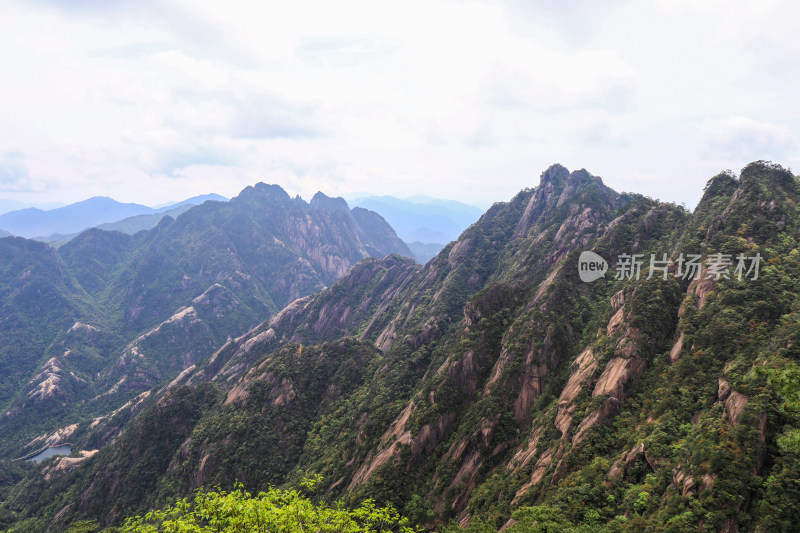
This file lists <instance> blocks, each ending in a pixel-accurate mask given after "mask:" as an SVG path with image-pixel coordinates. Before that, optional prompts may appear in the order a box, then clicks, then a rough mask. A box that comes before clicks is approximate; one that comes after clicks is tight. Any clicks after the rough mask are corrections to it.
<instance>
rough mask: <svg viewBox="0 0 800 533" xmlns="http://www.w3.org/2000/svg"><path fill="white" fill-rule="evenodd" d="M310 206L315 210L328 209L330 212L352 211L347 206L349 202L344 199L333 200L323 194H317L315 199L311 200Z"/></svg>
mask: <svg viewBox="0 0 800 533" xmlns="http://www.w3.org/2000/svg"><path fill="white" fill-rule="evenodd" d="M310 205H311V207H312V208H313V209H328V210H330V211H345V212H349V211H350V206H348V205H347V202H346V201H345V199H344V198H341V197H336V198H331V197H330V196H327V195H326V194H324V193H322V192H317V193H316V194H315V195H314V197H313V198H311V202H310Z"/></svg>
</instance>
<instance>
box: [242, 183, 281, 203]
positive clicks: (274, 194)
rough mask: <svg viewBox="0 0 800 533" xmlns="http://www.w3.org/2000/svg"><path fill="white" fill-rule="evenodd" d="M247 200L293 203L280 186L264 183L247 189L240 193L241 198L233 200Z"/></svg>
mask: <svg viewBox="0 0 800 533" xmlns="http://www.w3.org/2000/svg"><path fill="white" fill-rule="evenodd" d="M246 199H260V200H271V201H275V202H281V203H288V202H290V201H291V197H290V196H289V194H288V193H287V192H286V191H285V190H283V188H282V187H281V186H280V185H274V184H273V185H268V184H266V183H263V182H259V183H256V184H255V185H252V186H248V187H245V189H244V190H242V192H240V193H239V196H237V197H235V198H233V200H246Z"/></svg>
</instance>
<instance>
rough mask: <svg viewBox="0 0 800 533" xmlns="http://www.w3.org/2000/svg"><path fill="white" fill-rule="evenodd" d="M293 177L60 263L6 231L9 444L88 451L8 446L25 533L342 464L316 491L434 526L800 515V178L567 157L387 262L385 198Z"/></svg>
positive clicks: (722, 522) (604, 527)
mask: <svg viewBox="0 0 800 533" xmlns="http://www.w3.org/2000/svg"><path fill="white" fill-rule="evenodd" d="M281 193H282V191H281V190H278V189H277V188H275V187H274V186H272V187H270V186H264V185H259V186H256V187H255V188H251V189H246V190H245V191H243V192H242V194H240V195H239V197H237V198H235V199H233V200H231V202H229V203H228V204H218V203H215V202H209V203H206V204H204V205H203V206H199V207H195V208H193V209H191V210H190V211H189V212H187V213H186V214H184V215H181V216H180V217H179V218H178V219H177V220H175V221H171V219H169V220H167V219H165V221H162V222H161V223H160V224H159V225H158V226H157V227H156V228H154V229H153V230H151V231H150V232H148V233H147V234H144V236H142V237H130V236H123V237H120V235H121V234H118V233H111V232H102V231H99V230H92V231H91V232H86V233H84V234H82V235H81V236H80V237H79V238H77V239H75V240H73V241H71V242H70V243H68V244H67V245H64V246H62V247H61V248H60V249H59V250H58V251H57V252H56V251H55V250H53V249H52V248H49V247H47V246H46V245H43V244H41V243H33V242H32V241H25V240H22V239H14V238H6V239H3V240H0V243H2V248H0V265H2V267H0V268H3V269H4V270H3V276H2V277H1V278H0V279H2V280H5V282H4V285H3V286H2V287H0V291H3V292H2V294H3V295H4V298H3V301H4V302H6V304H4V305H6V308H4V309H3V310H2V313H3V314H2V315H0V316H4V317H10V318H7V319H4V321H3V323H2V327H3V328H5V329H4V330H3V332H4V333H3V335H4V338H9V339H10V342H8V343H7V344H6V346H9V345H10V346H14V345H26V344H28V346H29V349H27V350H23V349H21V348H19V349H17V351H15V352H13V353H12V352H8V351H7V352H6V353H4V354H3V355H2V358H3V359H2V360H3V361H14V364H10V363H6V368H4V369H3V370H4V371H3V373H2V375H3V376H6V375H7V372H12V373H13V372H15V371H16V370H15V369H16V367H17V364H18V361H19V360H26V361H29V363H28V365H27V367H26V371H25V372H17V374H15V375H18V376H19V377H18V378H17V379H16V380H15V382H16V383H17V386H20V385H19V384H24V385H22V386H21V388H17V389H15V388H13V387H12V384H11V382H12V380H11V379H10V378H8V377H4V379H5V381H3V382H2V383H3V386H4V387H7V391H9V392H10V394H9V393H8V392H5V391H4V396H3V397H4V398H5V397H9V398H14V399H13V400H12V401H9V402H7V404H6V405H5V408H6V409H7V414H6V415H5V416H4V420H3V422H2V424H3V425H2V426H0V435H3V442H2V450H3V451H4V453H5V455H6V456H7V457H12V456H13V457H16V456H18V455H17V454H19V455H22V454H23V453H26V452H30V451H35V450H36V449H38V448H41V447H43V446H44V445H47V446H54V445H58V444H64V443H69V444H71V445H72V447H73V455H72V456H71V457H66V458H52V459H48V460H46V461H44V462H43V463H41V464H39V465H31V464H22V463H20V462H11V461H3V462H0V501H2V504H0V520H2V522H0V526H3V527H12V526H13V527H14V528H16V529H15V530H18V531H45V530H63V529H66V528H67V527H69V525H70V524H71V523H72V524H73V525H74V524H76V523H78V522H77V521H87V520H88V521H91V522H81V523H92V524H95V525H96V526H97V527H106V526H108V527H113V526H115V525H117V524H119V523H120V522H121V520H122V519H123V518H124V517H125V516H131V515H134V514H142V513H145V512H147V511H148V510H150V509H153V508H159V507H163V506H164V505H167V504H169V503H170V502H174V501H176V498H181V497H184V496H188V495H191V494H192V493H193V492H194V491H195V490H196V489H198V488H200V487H215V486H217V487H220V488H222V489H230V488H232V487H234V486H235V484H236V483H242V484H243V486H244V487H245V488H246V489H247V490H248V491H252V492H257V491H259V490H264V489H266V488H268V487H269V486H286V487H297V486H299V485H300V483H301V481H302V480H303V479H304V478H308V477H309V476H318V479H319V480H320V482H319V485H318V487H317V492H316V493H315V497H316V498H317V499H319V500H322V501H340V502H342V504H343V505H355V504H357V503H358V502H361V501H364V500H365V499H368V498H369V499H371V500H373V501H374V502H376V504H378V505H391V506H394V507H396V508H397V509H399V510H400V512H401V513H402V514H404V515H405V516H407V517H409V518H410V520H411V521H412V523H415V524H418V525H419V526H421V527H423V528H425V529H429V530H443V531H452V532H455V531H462V530H464V529H467V530H469V531H475V532H477V531H496V530H498V529H500V528H503V527H505V528H511V530H512V531H599V532H605V531H609V532H610V531H699V530H700V531H724V532H733V531H793V530H796V528H797V524H798V523H800V521H799V520H798V519H800V505H799V504H798V503H797V502H798V501H800V488H799V487H798V472H800V464H799V463H798V461H800V418H798V413H800V394H798V392H797V391H798V389H799V388H800V387H799V386H800V367H798V359H800V352H799V351H798V350H799V349H800V348H799V347H800V327H798V324H800V316H799V315H798V313H800V290H798V287H800V252H798V240H800V213H798V211H797V202H798V201H800V179H798V178H797V177H796V176H794V175H792V173H791V172H789V171H788V170H786V169H784V168H783V167H781V166H779V165H775V164H773V163H769V162H764V161H757V162H754V163H751V164H750V165H748V166H746V167H745V168H744V169H742V171H741V173H740V174H739V175H738V176H736V175H732V174H731V173H722V174H719V175H717V176H714V177H712V178H711V179H710V180H709V181H708V183H707V185H706V187H705V189H704V194H703V197H702V199H701V201H700V203H699V204H698V205H697V207H696V209H695V210H694V211H693V212H689V211H687V210H686V209H685V208H683V207H682V206H679V205H675V204H671V203H664V202H660V201H657V200H654V199H652V198H648V197H645V196H641V195H638V194H632V193H618V192H616V191H614V190H612V189H610V188H609V187H607V186H606V185H605V184H604V183H603V181H602V179H600V178H599V177H596V176H593V175H592V174H590V173H589V172H587V171H586V170H578V171H573V172H570V171H569V170H567V169H566V168H564V167H563V166H561V165H554V166H552V167H550V168H549V169H547V170H546V171H545V172H544V173H542V175H541V178H540V180H539V183H538V185H537V186H535V187H532V188H528V189H524V190H522V191H520V192H519V193H518V194H517V195H516V196H514V197H513V198H512V199H510V200H509V201H508V202H503V203H497V204H495V205H493V206H492V207H491V208H490V209H489V210H488V211H486V212H485V213H484V214H483V215H482V216H481V217H480V219H479V220H478V221H477V222H475V223H474V224H472V225H471V226H469V227H468V228H467V229H466V230H465V231H464V232H463V233H462V234H461V235H460V236H459V237H458V238H457V240H455V241H453V242H450V243H449V244H447V245H446V246H445V247H444V249H442V250H441V251H440V252H439V253H438V255H436V257H434V258H433V259H432V260H430V261H429V262H427V263H426V264H425V265H419V264H416V263H415V262H414V261H412V260H410V259H406V258H403V257H401V255H402V254H400V255H398V254H389V255H386V256H385V257H383V256H382V254H381V253H374V254H369V253H367V244H366V241H369V246H372V247H373V248H374V249H376V250H378V249H379V250H381V252H386V253H388V252H393V251H395V249H397V248H399V247H400V245H399V244H398V241H399V239H398V241H395V240H394V239H392V238H391V237H392V235H394V233H393V232H392V231H391V228H387V226H382V227H381V231H375V229H376V228H375V226H377V225H378V221H379V217H378V216H377V215H375V214H374V213H372V214H370V213H369V212H367V211H364V212H360V211H358V212H357V211H356V209H353V210H349V209H347V204H346V203H345V202H344V201H343V200H340V199H331V198H328V197H325V196H323V195H318V196H315V198H314V199H312V201H311V202H310V203H309V204H306V203H305V202H302V201H300V200H297V199H295V200H292V199H290V198H289V197H288V195H285V193H282V194H281ZM222 206H224V207H222ZM251 208H252V209H251ZM315 217H321V218H319V219H317V218H315ZM376 217H378V218H376ZM311 220H318V221H319V222H318V223H317V225H312V226H309V225H308V224H309V223H310V221H311ZM360 220H361V221H365V222H359V221H360ZM380 220H382V219H380ZM276 221H282V222H281V223H280V224H278V226H279V227H280V228H281V229H280V230H278V229H275V226H274V225H275V222H276ZM334 224H336V228H337V229H336V231H333V230H332V229H331V228H332V227H333V226H334ZM209 228H214V229H213V230H211V231H209ZM234 228H235V229H234ZM243 228H251V229H243ZM347 228H351V229H347ZM395 239H396V236H395ZM387 240H388V242H387ZM132 241H135V245H134V244H133V243H132ZM277 241H280V242H281V243H283V245H281V244H280V243H278V242H277ZM309 243H313V244H309ZM334 243H335V244H334ZM284 246H285V248H284ZM284 249H285V250H287V251H288V250H295V251H296V253H297V254H299V256H300V258H299V259H298V255H288V253H287V255H285V256H283V255H280V253H279V252H281V251H282V250H284ZM588 252H591V254H588ZM587 254H588V255H587ZM367 255H372V256H373V257H371V258H364V259H361V258H363V257H366V256H367ZM384 255H385V254H384ZM267 257H269V258H274V259H272V260H271V261H270V262H269V264H264V262H265V258H267ZM692 265H694V266H692ZM309 267H310V268H309ZM589 273H591V274H592V275H591V276H587V274H589ZM115 287H118V288H115ZM232 302H235V303H232ZM259 314H262V315H264V316H263V318H262V319H261V321H260V323H258V324H254V325H253V326H252V327H243V326H244V324H246V323H247V322H248V321H256V320H257V318H256V317H257V316H258V315H259ZM234 316H236V317H237V318H236V319H235V320H234ZM238 317H243V318H242V319H241V320H240V319H239V318H238ZM73 320H75V321H76V322H75V323H73ZM42 324H47V328H46V329H44V327H43V326H41V325H42ZM70 324H72V325H70ZM154 325H155V326H154ZM40 326H41V327H42V328H43V329H41V330H39V329H36V328H37V327H40ZM234 326H238V328H239V329H238V331H237V332H236V333H229V334H228V335H227V338H223V337H225V336H226V335H225V332H226V331H232V329H234ZM25 328H28V329H25ZM148 328H150V329H148ZM12 335H13V337H12ZM48 335H49V336H48ZM137 335H138V336H137ZM118 337H119V338H118ZM37 338H40V339H41V342H40V344H39V345H37V346H32V345H30V344H29V343H30V341H29V340H28V339H37ZM123 338H124V341H123V342H122V343H120V342H119V341H120V340H123ZM125 342H127V344H125V345H124V348H123V349H122V350H121V351H117V352H112V351H109V348H107V347H113V346H121V345H122V344H124V343H125ZM6 349H7V350H8V348H6ZM73 353H74V354H75V356H74V357H73V355H72V354H73ZM109 353H112V354H113V355H111V356H109V355H106V354H109ZM36 354H43V355H38V356H36ZM26 357H27V359H25V358H26ZM73 361H75V362H74V363H73ZM78 362H80V363H81V365H84V366H80V367H79V366H78ZM92 364H94V365H95V366H91V365H92ZM68 365H69V366H68ZM95 375H97V376H99V378H97V377H93V376H95ZM28 376H34V377H33V378H32V379H30V380H29V381H26V380H28ZM80 380H84V381H86V385H84V384H81V381H80ZM98 383H101V384H102V385H97V384H98ZM81 387H85V388H86V390H87V392H86V393H82V392H80V391H81V390H83V389H81ZM92 387H93V389H92V390H91V392H89V391H88V389H89V388H92ZM17 391H18V392H17ZM54 391H57V392H54ZM73 391H74V392H73ZM123 391H124V392H123ZM49 392H52V394H50V395H49V396H48V394H49ZM68 393H69V394H73V395H74V396H73V397H72V398H71V400H69V401H68V399H67V398H65V396H64V395H65V394H68ZM103 394H107V396H103V397H104V398H109V399H108V400H103V401H100V400H98V399H97V398H100V397H101V395H103ZM42 398H44V399H49V398H57V400H56V401H55V403H51V404H50V405H51V406H53V405H54V406H55V407H50V409H54V411H51V412H53V413H58V414H57V415H53V416H51V417H50V418H44V419H42V420H39V419H38V417H39V413H41V412H42V409H43V408H38V409H37V410H34V409H32V408H31V407H29V405H30V406H32V405H34V402H40V399H42ZM78 398H81V399H82V400H81V401H82V402H83V404H81V407H80V408H76V407H74V406H75V405H76V400H77V399H78ZM112 399H113V401H112ZM123 401H124V402H126V403H124V404H121V402H123ZM59 402H60V403H59ZM104 402H105V403H104ZM100 404H102V408H101V405H100ZM38 405H44V404H42V403H39V404H38ZM92 406H96V407H92ZM26 409H28V410H27V411H26ZM58 409H61V411H59V410H58ZM91 409H94V411H91ZM103 409H105V413H103ZM65 412H66V413H68V414H66V415H65V414H63V413H65ZM26 413H27V414H26ZM28 438H30V440H27V439H28Z"/></svg>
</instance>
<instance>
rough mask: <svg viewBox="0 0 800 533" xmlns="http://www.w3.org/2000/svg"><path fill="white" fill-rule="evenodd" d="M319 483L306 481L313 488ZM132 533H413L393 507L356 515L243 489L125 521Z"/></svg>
mask: <svg viewBox="0 0 800 533" xmlns="http://www.w3.org/2000/svg"><path fill="white" fill-rule="evenodd" d="M314 484H315V480H305V481H304V482H303V486H304V487H305V488H309V489H310V488H312V487H313V485H314ZM122 531H124V532H130V533H156V532H164V533H194V532H206V531H208V532H212V531H213V532H234V531H237V532H238V531H250V532H259V531H265V532H266V531H270V532H276V531H282V532H295V531H298V532H305V531H316V532H321V533H324V532H336V533H362V532H363V533H367V532H373V531H374V532H379V531H380V532H386V531H394V532H399V533H413V532H414V531H416V530H415V529H413V528H411V527H409V525H408V520H407V519H406V518H403V517H401V516H400V515H399V514H398V513H397V511H395V510H394V509H392V508H391V507H376V506H375V503H374V502H373V501H372V500H366V501H364V502H363V503H362V504H361V505H360V506H359V507H357V508H355V509H345V508H344V507H342V506H341V505H336V506H334V507H330V506H328V505H325V504H314V503H313V502H312V501H311V500H309V499H308V498H307V497H305V496H304V495H302V494H301V493H300V492H299V491H297V490H281V489H276V488H271V489H269V490H268V491H267V492H260V493H258V495H257V496H252V495H251V494H250V493H249V492H245V491H243V490H242V486H241V485H238V486H237V487H236V489H235V490H233V491H232V492H225V491H213V490H212V491H205V490H200V491H198V492H197V493H196V494H195V496H194V499H193V500H191V501H189V500H188V499H186V498H183V499H179V500H177V501H176V503H175V504H173V505H170V506H168V507H166V508H165V509H163V510H159V511H152V512H149V513H147V515H145V516H144V517H141V516H137V517H133V518H129V519H127V520H126V521H125V525H124V526H123V528H122Z"/></svg>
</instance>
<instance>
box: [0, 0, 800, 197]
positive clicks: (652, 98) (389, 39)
mask: <svg viewBox="0 0 800 533" xmlns="http://www.w3.org/2000/svg"><path fill="white" fill-rule="evenodd" d="M72 4H73V3H72V2H66V1H59V0H34V1H32V2H23V1H22V0H13V1H11V2H6V3H4V4H3V5H2V6H0V63H2V64H3V65H5V66H6V68H7V72H8V73H9V74H8V75H6V76H4V83H3V84H2V85H0V96H2V101H3V105H4V112H3V113H2V114H0V154H20V155H15V156H13V157H11V156H7V157H5V158H3V159H0V182H2V183H5V184H6V186H5V187H6V188H5V190H4V191H2V192H0V194H1V195H4V196H9V197H12V196H13V197H14V198H15V199H19V200H26V201H39V202H45V201H51V200H54V199H58V200H78V199H81V198H83V197H86V196H90V195H92V194H108V195H112V196H115V197H118V198H119V199H120V200H131V201H141V202H148V203H153V204H156V203H160V202H163V201H166V200H171V199H178V198H181V197H184V196H190V195H192V194H196V193H202V192H210V191H215V192H219V193H221V194H226V195H233V194H236V193H237V192H238V190H240V189H241V188H243V187H244V186H246V185H248V184H251V183H252V182H253V181H256V180H265V181H269V182H276V183H281V184H282V185H285V187H286V188H287V189H288V190H290V192H292V193H301V194H304V195H310V194H313V192H315V191H317V190H323V191H326V192H328V193H330V194H342V195H347V194H349V193H351V192H355V191H374V192H375V193H392V194H399V195H406V196H407V195H411V194H415V193H428V194H434V195H440V196H451V197H456V198H457V199H461V200H467V201H480V202H482V203H485V202H487V201H494V200H504V199H507V198H509V197H510V196H511V195H513V194H514V193H515V192H516V191H518V190H519V189H521V188H523V187H526V186H531V185H535V184H536V182H537V179H538V175H539V173H540V172H541V170H542V169H543V168H545V167H547V166H548V165H549V164H551V163H553V162H556V161H559V162H561V163H563V164H565V165H567V166H568V167H571V168H581V167H585V168H587V169H588V170H589V171H591V172H593V173H596V174H600V175H602V176H603V177H604V179H605V180H606V182H607V183H608V184H610V185H611V186H614V187H617V188H620V189H629V190H630V189H635V190H639V191H641V192H644V193H646V194H650V195H652V196H660V197H663V198H664V199H667V200H677V201H682V200H686V201H687V203H689V204H691V203H693V200H694V199H696V197H699V193H700V191H701V190H702V183H703V182H704V181H705V179H706V178H708V177H709V176H712V175H714V174H715V173H716V172H717V171H719V170H720V169H721V168H728V167H733V168H735V167H736V166H737V165H738V164H740V163H741V162H745V163H746V162H747V160H748V158H753V159H760V158H764V157H775V158H777V159H778V160H779V162H780V160H782V159H783V158H785V160H786V161H795V160H797V159H798V153H797V143H796V142H795V140H796V133H795V131H796V128H797V127H798V126H799V125H800V111H798V109H797V106H796V105H794V103H795V100H796V97H795V94H794V92H795V91H794V90H793V88H794V87H797V86H798V84H800V69H798V68H797V61H798V59H797V57H800V56H798V52H800V49H799V47H800V44H798V43H799V42H798V41H797V40H796V39H794V38H793V37H792V36H793V35H796V28H795V27H794V25H795V22H794V21H796V20H798V14H800V12H799V11H800V9H799V8H798V7H796V5H795V4H794V3H791V2H788V1H785V2H779V1H771V2H767V3H759V4H755V3H746V2H741V3H740V2H736V3H729V2H726V3H724V4H723V3H717V2H715V1H714V0H707V1H704V2H682V1H671V2H668V1H666V0H652V1H650V2H632V1H624V0H619V1H614V2H607V3H602V5H601V4H599V3H597V2H592V1H590V0H570V1H568V2H564V3H558V4H554V3H552V2H545V1H534V2H527V1H526V2H523V1H521V0H519V1H518V0H506V1H493V0H492V1H489V0H486V1H478V0H472V1H470V0H468V1H458V2H457V1H454V0H409V1H408V2H403V3H386V2H374V1H373V0H343V1H342V2H323V1H321V0H300V1H298V2H282V3H274V2H268V3H253V2H249V1H245V0H231V1H229V2H224V3H222V2H216V1H212V0H195V1H190V0H182V1H179V2H174V3H169V4H165V3H161V2H153V1H150V0H146V1H143V2H139V3H137V4H136V5H135V7H132V4H130V3H125V2H99V1H93V2H87V3H82V4H81V8H80V9H77V10H76V9H72V7H71V6H72ZM743 117H747V118H743ZM695 190H696V192H693V191H695Z"/></svg>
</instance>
